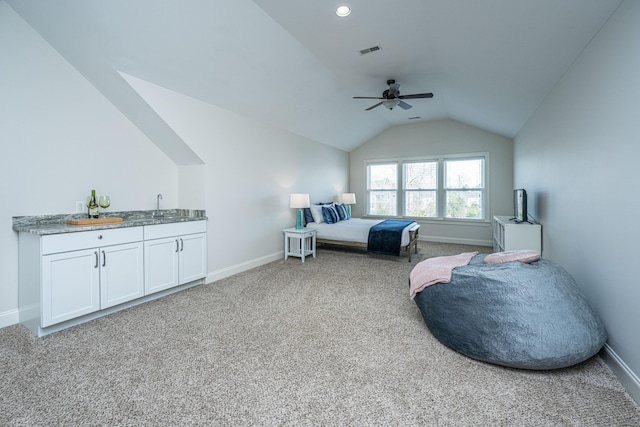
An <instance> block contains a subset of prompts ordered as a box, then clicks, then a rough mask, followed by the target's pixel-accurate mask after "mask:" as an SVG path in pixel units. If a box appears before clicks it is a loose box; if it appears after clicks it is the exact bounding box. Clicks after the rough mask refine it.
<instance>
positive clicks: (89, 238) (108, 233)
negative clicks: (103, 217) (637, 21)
mask: <svg viewBox="0 0 640 427" xmlns="http://www.w3.org/2000/svg"><path fill="white" fill-rule="evenodd" d="M143 235H144V232H143V229H142V227H127V228H116V229H111V230H91V231H79V232H77V233H63V234H52V235H47V236H42V255H46V254H54V253H59V252H69V251H75V250H79V249H88V248H96V247H101V246H110V245H119V244H121V243H130V242H139V241H141V240H142V238H143Z"/></svg>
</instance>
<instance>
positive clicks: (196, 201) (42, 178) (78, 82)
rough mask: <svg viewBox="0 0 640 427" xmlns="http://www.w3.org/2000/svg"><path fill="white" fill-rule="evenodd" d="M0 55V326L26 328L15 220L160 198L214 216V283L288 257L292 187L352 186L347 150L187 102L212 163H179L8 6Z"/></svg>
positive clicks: (331, 191)
mask: <svg viewBox="0 0 640 427" xmlns="http://www.w3.org/2000/svg"><path fill="white" fill-rule="evenodd" d="M0 58H2V66H1V67H0V94H1V98H0V99H1V102H0V141H1V142H0V144H2V145H1V148H0V150H1V153H2V155H1V156H0V179H1V180H2V181H3V185H2V186H0V188H1V189H2V190H1V193H0V200H2V202H1V204H0V225H1V226H0V241H2V242H3V245H1V246H0V271H1V272H2V273H1V274H2V276H1V278H2V281H1V283H2V286H0V327H2V326H6V325H9V324H13V323H16V322H17V321H18V312H17V308H18V236H17V233H16V232H14V231H13V230H12V229H11V226H12V217H13V216H22V215H43V214H65V213H72V212H73V211H74V208H75V201H76V200H84V198H85V196H86V195H87V194H88V192H89V191H90V190H91V189H92V188H95V189H96V190H97V192H98V194H109V195H110V196H111V198H112V207H111V208H109V210H112V211H115V210H117V211H121V210H139V209H141V210H147V209H155V206H156V195H157V194H158V193H162V195H163V200H162V201H161V207H162V208H165V209H169V208H178V207H180V208H191V209H206V210H207V213H208V215H209V217H210V221H209V232H210V234H209V236H210V237H209V271H210V277H213V278H216V277H220V276H222V275H225V274H230V273H233V272H236V271H240V270H242V269H246V268H248V267H251V266H252V265H254V264H256V263H260V262H264V261H268V260H271V259H274V257H279V256H280V255H281V253H282V249H283V237H282V231H281V229H282V228H284V227H287V226H291V225H293V224H295V217H294V212H293V210H292V209H289V207H288V202H289V200H288V197H289V193H290V192H309V193H311V196H312V198H315V197H318V198H320V199H325V198H327V197H333V196H334V195H336V194H338V193H340V192H342V191H343V190H344V188H346V186H347V182H348V153H346V152H343V151H339V150H336V149H333V148H329V147H327V146H325V145H321V144H318V143H315V142H312V141H308V140H304V139H302V138H300V137H297V136H295V135H292V134H289V133H286V132H281V131H277V130H275V129H272V128H269V127H267V126H263V125H261V124H259V123H255V122H251V121H249V120H246V119H243V118H241V117H238V116H236V115H233V114H231V113H228V112H226V111H224V110H220V109H216V108H214V107H211V106H210V105H206V104H201V103H198V102H196V101H195V100H191V99H187V98H184V99H182V98H181V97H180V96H177V97H176V102H178V103H179V108H178V109H179V110H180V109H181V108H183V107H184V108H185V109H186V110H184V111H181V115H180V118H181V119H184V120H182V121H180V120H178V122H179V123H178V124H179V125H180V124H181V125H182V126H183V127H187V128H189V129H188V131H185V132H184V133H185V134H187V135H188V136H189V138H190V142H192V143H193V146H192V148H193V149H194V150H195V149H197V150H198V151H200V152H202V153H203V155H204V156H205V158H206V163H207V164H206V165H197V166H180V167H178V166H176V164H175V163H174V162H172V161H171V160H169V159H168V158H167V157H166V155H165V154H163V153H162V152H161V151H160V150H159V149H158V148H157V146H156V145H155V144H153V143H152V142H151V141H149V140H148V139H147V138H146V137H145V136H144V135H143V134H142V133H141V132H140V131H139V130H138V129H137V128H136V127H135V126H133V125H132V123H131V122H129V120H127V118H126V117H124V116H123V115H122V114H121V113H120V112H119V111H118V110H117V109H116V108H115V107H114V106H113V105H112V104H111V103H110V102H108V101H107V100H106V99H105V98H104V97H103V96H102V95H101V94H100V93H99V92H98V91H97V90H96V89H95V88H94V87H93V86H91V84H89V82H88V81H87V80H86V79H85V78H84V77H82V75H80V74H79V73H78V72H77V71H76V70H75V69H74V68H73V67H71V66H70V65H69V63H68V62H67V61H65V60H64V58H62V57H61V56H60V55H59V54H58V53H57V52H56V51H55V50H54V49H53V48H52V47H51V46H50V45H49V44H48V43H47V42H46V41H44V40H43V39H42V38H41V37H40V36H39V35H38V34H37V33H36V32H35V31H34V30H33V29H32V28H31V27H29V26H28V25H27V24H26V23H25V22H24V21H23V20H22V19H21V18H20V17H19V16H18V15H17V14H16V13H15V12H14V11H13V10H12V9H11V8H10V7H9V6H7V5H6V3H5V2H3V1H0ZM177 127H178V128H180V129H182V127H181V126H177Z"/></svg>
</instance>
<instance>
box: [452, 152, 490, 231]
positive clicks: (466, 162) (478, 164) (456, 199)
mask: <svg viewBox="0 0 640 427" xmlns="http://www.w3.org/2000/svg"><path fill="white" fill-rule="evenodd" d="M444 176H445V178H444V181H445V188H444V194H445V197H444V199H445V215H444V216H445V218H470V219H484V203H483V200H484V158H475V159H453V160H445V161H444Z"/></svg>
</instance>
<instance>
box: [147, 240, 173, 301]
mask: <svg viewBox="0 0 640 427" xmlns="http://www.w3.org/2000/svg"><path fill="white" fill-rule="evenodd" d="M178 245H179V241H178V238H177V237H168V238H165V239H155V240H147V241H145V242H144V293H145V295H149V294H152V293H154V292H158V291H161V290H164V289H169V288H172V287H174V286H178V283H179V282H178V251H179V246H178Z"/></svg>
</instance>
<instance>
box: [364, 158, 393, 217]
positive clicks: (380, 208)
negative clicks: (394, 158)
mask: <svg viewBox="0 0 640 427" xmlns="http://www.w3.org/2000/svg"><path fill="white" fill-rule="evenodd" d="M367 194H368V199H369V200H368V206H367V214H369V215H385V216H396V215H397V207H398V203H397V194H398V164H397V163H396V162H393V163H379V164H370V165H367Z"/></svg>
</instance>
